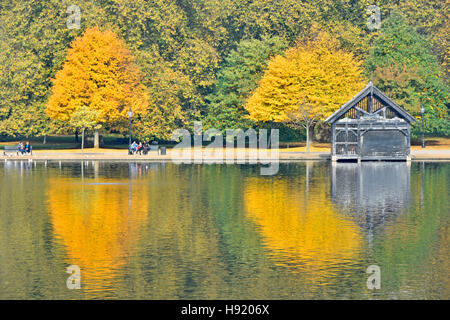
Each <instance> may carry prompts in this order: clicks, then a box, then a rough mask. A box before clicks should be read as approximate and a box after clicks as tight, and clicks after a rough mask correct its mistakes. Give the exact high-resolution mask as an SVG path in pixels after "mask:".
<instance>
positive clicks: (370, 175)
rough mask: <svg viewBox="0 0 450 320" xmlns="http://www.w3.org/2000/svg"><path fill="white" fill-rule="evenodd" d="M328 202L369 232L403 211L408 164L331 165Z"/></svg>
mask: <svg viewBox="0 0 450 320" xmlns="http://www.w3.org/2000/svg"><path fill="white" fill-rule="evenodd" d="M331 200H332V202H333V203H335V204H336V205H337V206H338V207H339V209H340V211H341V212H343V213H344V214H348V215H350V216H351V217H352V219H353V220H354V221H355V222H357V223H358V225H359V226H361V227H363V228H365V229H368V230H373V229H374V228H376V227H377V226H379V225H383V224H385V223H386V222H387V221H389V220H392V219H394V218H395V217H396V216H398V215H399V214H401V213H402V212H404V211H405V209H406V207H407V206H408V204H409V201H410V164H409V163H408V162H362V163H359V164H358V163H334V164H333V165H332V167H331Z"/></svg>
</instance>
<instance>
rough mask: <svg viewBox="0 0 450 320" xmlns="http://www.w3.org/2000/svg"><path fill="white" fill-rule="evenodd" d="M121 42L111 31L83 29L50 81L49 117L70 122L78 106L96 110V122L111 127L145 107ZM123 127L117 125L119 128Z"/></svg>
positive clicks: (142, 89)
mask: <svg viewBox="0 0 450 320" xmlns="http://www.w3.org/2000/svg"><path fill="white" fill-rule="evenodd" d="M140 81H141V75H140V71H139V70H138V68H137V67H136V65H135V64H134V57H133V56H132V54H131V52H130V51H129V50H128V49H127V48H126V46H125V43H124V42H123V41H122V40H120V39H119V38H118V37H117V35H116V34H115V33H113V32H112V31H104V32H102V31H100V30H99V29H98V28H91V29H88V30H86V32H85V33H84V34H83V36H82V37H79V38H77V39H76V40H75V41H74V42H73V43H72V45H71V48H70V49H69V51H68V54H67V59H66V62H65V63H64V66H63V68H62V69H61V70H60V71H58V73H57V74H56V77H55V79H54V80H53V84H54V85H53V88H52V95H51V97H50V99H49V102H48V106H47V113H48V114H49V116H50V117H51V118H52V119H58V120H62V121H70V120H71V117H72V116H73V115H74V114H75V113H76V111H78V110H79V109H80V108H82V107H88V108H89V109H91V110H95V111H96V112H97V119H96V122H97V123H98V124H103V125H108V126H112V127H114V125H117V124H118V123H120V122H123V120H125V119H127V112H128V110H129V109H131V110H132V111H133V112H134V113H136V114H143V113H145V112H146V111H147V110H146V108H147V104H148V97H147V93H146V88H145V87H144V86H143V85H142V84H141V82H140ZM121 127H123V126H118V127H117V129H120V128H121Z"/></svg>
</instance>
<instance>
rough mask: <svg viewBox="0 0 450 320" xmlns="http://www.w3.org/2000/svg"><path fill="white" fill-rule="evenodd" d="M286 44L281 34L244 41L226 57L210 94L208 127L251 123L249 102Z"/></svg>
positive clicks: (221, 128) (235, 126) (239, 126)
mask: <svg viewBox="0 0 450 320" xmlns="http://www.w3.org/2000/svg"><path fill="white" fill-rule="evenodd" d="M286 47H287V44H286V42H285V41H283V40H282V39H281V38H279V37H274V38H264V39H263V40H257V39H251V40H243V41H241V42H240V43H239V45H238V47H237V49H236V50H233V51H232V52H231V53H230V55H229V56H228V57H227V58H226V59H225V62H224V65H223V66H222V68H221V69H220V70H219V72H218V75H217V79H218V80H217V85H216V87H215V90H214V92H213V93H212V94H210V95H209V96H208V97H207V100H208V101H209V104H208V109H207V120H206V122H207V126H209V127H214V128H217V129H220V130H224V129H226V128H242V127H249V126H251V125H252V123H251V122H249V121H248V119H245V116H246V115H247V112H246V110H245V108H244V104H245V101H246V100H247V99H248V98H249V96H250V94H251V92H252V91H253V90H255V89H256V87H257V85H258V81H259V80H260V79H261V77H262V76H263V74H264V71H265V69H266V67H267V63H268V62H269V60H270V58H271V57H272V56H274V55H276V54H280V53H281V52H282V51H283V50H284V49H286Z"/></svg>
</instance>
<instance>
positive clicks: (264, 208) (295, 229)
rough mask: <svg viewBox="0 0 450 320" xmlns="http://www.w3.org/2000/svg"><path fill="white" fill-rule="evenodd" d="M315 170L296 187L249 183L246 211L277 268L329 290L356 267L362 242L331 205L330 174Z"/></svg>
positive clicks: (295, 183) (308, 166) (291, 183)
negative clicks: (329, 284)
mask: <svg viewBox="0 0 450 320" xmlns="http://www.w3.org/2000/svg"><path fill="white" fill-rule="evenodd" d="M311 167H313V164H312V163H309V164H306V166H305V170H306V171H305V175H304V176H301V177H300V179H299V180H296V181H289V180H288V179H276V178H275V179H260V178H256V177H252V178H248V179H247V181H246V183H245V208H246V211H247V214H248V217H249V218H250V219H252V220H253V221H254V222H255V223H256V224H257V225H258V228H259V230H260V233H261V236H262V238H263V242H264V244H265V246H266V247H267V248H268V249H269V250H270V255H271V256H272V258H273V259H274V261H276V263H277V264H280V265H283V266H286V267H288V268H290V270H291V271H294V272H302V273H304V275H305V277H306V278H307V279H309V280H310V281H312V282H321V283H322V284H324V283H327V282H328V281H332V278H333V277H335V276H336V274H337V273H340V272H342V271H343V270H346V269H351V268H352V267H353V262H354V261H355V260H356V259H357V258H358V256H359V254H360V252H359V251H360V249H361V245H362V237H361V233H360V231H359V228H358V226H357V225H356V224H355V223H354V222H353V221H351V220H347V219H343V217H342V216H340V214H339V212H337V211H336V210H335V208H334V207H333V205H332V203H331V202H330V201H329V197H328V196H327V193H328V187H327V186H328V183H327V182H326V175H325V174H326V171H324V170H323V167H322V168H320V167H319V168H315V170H314V168H311ZM321 169H322V170H321ZM302 186H305V187H302ZM305 188H306V189H307V190H308V191H307V192H305ZM334 280H336V279H334Z"/></svg>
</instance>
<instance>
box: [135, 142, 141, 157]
mask: <svg viewBox="0 0 450 320" xmlns="http://www.w3.org/2000/svg"><path fill="white" fill-rule="evenodd" d="M136 153H139V154H142V142H139V144H138V146H137V149H136Z"/></svg>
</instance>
